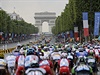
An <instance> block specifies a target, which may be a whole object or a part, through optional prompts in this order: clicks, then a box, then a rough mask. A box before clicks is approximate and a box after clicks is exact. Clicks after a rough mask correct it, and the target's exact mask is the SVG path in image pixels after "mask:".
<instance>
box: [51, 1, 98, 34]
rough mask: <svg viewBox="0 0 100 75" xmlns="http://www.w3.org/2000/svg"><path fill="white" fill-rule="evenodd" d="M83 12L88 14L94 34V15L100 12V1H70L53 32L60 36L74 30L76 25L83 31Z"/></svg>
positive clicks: (58, 18)
mask: <svg viewBox="0 0 100 75" xmlns="http://www.w3.org/2000/svg"><path fill="white" fill-rule="evenodd" d="M82 12H88V15H89V18H88V21H89V26H90V27H91V28H92V29H91V30H92V32H93V27H94V13H95V12H100V0H69V4H66V6H65V9H64V11H62V12H61V15H60V16H58V17H57V19H56V21H55V27H54V28H52V32H53V33H54V34H59V33H62V32H66V31H69V30H73V29H74V26H75V25H76V26H78V27H79V30H82V26H83V22H82V20H83V19H82Z"/></svg>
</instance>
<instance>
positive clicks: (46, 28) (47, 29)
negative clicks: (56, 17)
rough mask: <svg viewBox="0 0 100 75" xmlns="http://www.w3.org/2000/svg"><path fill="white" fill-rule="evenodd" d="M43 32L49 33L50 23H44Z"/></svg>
mask: <svg viewBox="0 0 100 75" xmlns="http://www.w3.org/2000/svg"><path fill="white" fill-rule="evenodd" d="M42 32H43V33H45V32H49V25H48V22H46V21H45V22H43V23H42Z"/></svg>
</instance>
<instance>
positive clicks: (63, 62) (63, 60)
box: [60, 58, 69, 67]
mask: <svg viewBox="0 0 100 75" xmlns="http://www.w3.org/2000/svg"><path fill="white" fill-rule="evenodd" d="M62 66H67V67H68V66H69V62H68V60H67V59H66V58H63V59H61V61H60V67H62Z"/></svg>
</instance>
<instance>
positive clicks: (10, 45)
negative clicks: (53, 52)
mask: <svg viewBox="0 0 100 75" xmlns="http://www.w3.org/2000/svg"><path fill="white" fill-rule="evenodd" d="M38 39H39V38H38ZM47 39H49V37H48V38H46V40H47ZM29 41H30V40H27V41H23V42H20V43H21V44H27V43H29ZM31 41H36V40H35V39H34V38H32V39H31ZM44 43H45V41H42V44H44ZM54 43H55V38H53V39H52V40H51V42H50V44H54ZM16 45H17V43H14V44H9V45H8V47H9V48H10V47H15V46H16ZM8 55H9V53H8V54H5V58H6V57H7V56H8ZM98 69H99V71H98V73H97V75H100V67H98ZM56 75H58V74H56Z"/></svg>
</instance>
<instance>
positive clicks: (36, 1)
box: [0, 0, 68, 24]
mask: <svg viewBox="0 0 100 75" xmlns="http://www.w3.org/2000/svg"><path fill="white" fill-rule="evenodd" d="M66 4H68V0H0V6H1V7H2V9H3V10H5V11H6V12H7V13H13V12H14V11H15V12H16V13H17V14H19V15H20V17H22V18H23V19H24V20H25V21H26V22H28V23H32V24H35V20H34V13H36V12H45V11H48V12H55V13H56V16H59V15H60V14H61V12H63V10H64V8H65V5H66Z"/></svg>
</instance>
